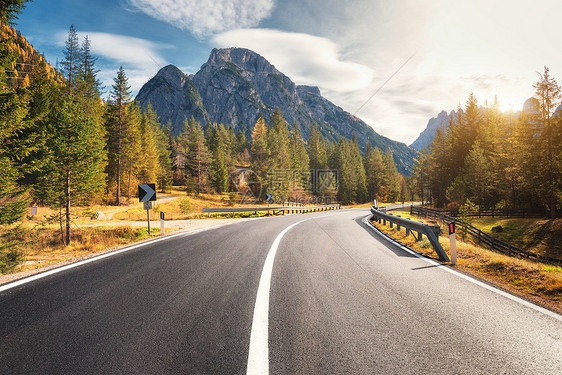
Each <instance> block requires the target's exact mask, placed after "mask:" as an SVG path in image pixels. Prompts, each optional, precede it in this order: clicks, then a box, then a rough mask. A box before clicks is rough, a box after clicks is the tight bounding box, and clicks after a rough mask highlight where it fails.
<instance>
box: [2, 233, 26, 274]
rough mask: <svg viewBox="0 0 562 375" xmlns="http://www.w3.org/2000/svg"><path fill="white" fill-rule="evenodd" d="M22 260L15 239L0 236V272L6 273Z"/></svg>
mask: <svg viewBox="0 0 562 375" xmlns="http://www.w3.org/2000/svg"><path fill="white" fill-rule="evenodd" d="M21 262H23V254H22V252H21V250H20V249H19V247H18V242H17V241H7V240H6V239H4V238H0V273H6V272H8V271H10V270H12V269H14V268H15V267H16V266H17V265H18V264H20V263H21Z"/></svg>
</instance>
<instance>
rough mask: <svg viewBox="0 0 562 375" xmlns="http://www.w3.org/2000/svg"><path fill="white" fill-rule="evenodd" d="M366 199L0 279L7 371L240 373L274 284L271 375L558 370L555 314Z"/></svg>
mask: <svg viewBox="0 0 562 375" xmlns="http://www.w3.org/2000/svg"><path fill="white" fill-rule="evenodd" d="M366 215H368V209H355V210H342V211H337V212H334V211H329V212H322V213H315V214H306V215H287V216H284V217H275V218H268V219H258V220H250V221H245V222H241V223H237V224H232V225H228V226H224V227H220V228H216V229H213V230H208V231H203V232H199V233H194V234H188V235H180V236H175V237H173V238H169V239H165V240H162V241H160V242H157V243H153V244H147V245H144V246H141V247H137V248H134V249H132V250H130V251H127V252H122V253H119V254H116V255H114V256H111V257H107V258H104V259H100V260H98V261H95V262H91V263H88V264H84V265H81V266H78V267H75V268H72V269H69V270H66V271H64V272H59V273H57V274H53V275H50V276H47V277H44V278H41V279H38V280H34V281H31V282H29V283H26V284H23V285H19V286H16V287H13V288H10V289H8V290H4V291H2V292H0V373H2V374H4V373H6V374H10V373H16V374H19V373H26V374H27V373H37V374H45V373H56V374H62V373H64V374H67V373H75V374H89V373H135V374H244V373H246V370H247V364H248V363H247V362H248V351H249V346H250V332H251V330H252V319H253V313H254V308H255V303H256V293H257V290H258V285H259V283H260V277H261V275H262V269H263V267H264V262H265V260H266V257H267V255H268V253H269V251H270V249H271V247H272V244H273V242H274V240H275V239H276V238H277V236H278V235H279V234H280V233H281V232H282V231H283V230H284V229H286V228H287V227H289V226H290V225H292V224H295V223H297V222H298V221H301V220H303V219H308V220H306V221H304V222H302V223H299V224H298V225H295V226H294V227H292V228H291V229H290V230H288V231H287V232H286V233H285V234H284V236H283V237H282V238H281V239H280V241H279V244H278V248H277V250H276V251H277V252H276V255H275V260H274V264H273V268H272V274H271V283H270V288H269V302H268V303H269V305H268V307H269V312H268V314H269V316H268V322H269V327H268V330H267V331H268V335H269V337H268V343H269V348H268V354H269V357H268V363H269V372H270V373H272V374H373V373H389V374H393V373H395V374H404V373H406V374H408V373H411V374H419V373H443V374H450V373H457V374H477V373H523V374H557V373H562V318H557V316H549V315H547V314H544V313H541V312H540V311H538V310H536V309H533V308H530V307H529V306H525V305H523V304H520V303H518V302H517V301H516V300H512V299H509V298H506V297H505V296H503V295H500V294H498V293H495V292H494V291H491V290H489V289H486V288H482V287H481V286H479V285H477V284H474V283H472V282H470V281H469V280H465V279H463V278H461V277H458V276H457V275H455V274H452V273H450V272H445V271H444V270H443V268H444V266H435V265H431V264H428V263H427V262H425V261H424V260H422V259H419V258H417V257H415V256H413V255H411V254H408V253H407V252H405V251H403V250H401V249H398V248H396V247H394V246H393V245H389V244H388V243H387V242H386V241H381V239H380V238H379V237H378V235H377V234H375V233H374V232H373V231H372V230H371V229H370V228H368V227H367V226H366V224H364V223H363V222H362V219H363V218H364V217H365V216H366Z"/></svg>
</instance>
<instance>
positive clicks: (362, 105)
mask: <svg viewBox="0 0 562 375" xmlns="http://www.w3.org/2000/svg"><path fill="white" fill-rule="evenodd" d="M414 56H415V53H414V54H412V56H410V57H408V59H407V60H406V61H404V63H403V64H402V65H400V67H399V68H398V69H397V70H396V71H395V72H394V73H392V75H391V76H390V77H388V79H387V80H386V81H384V83H383V84H382V85H381V86H380V87H379V88H378V89H377V90H376V91H375V92H374V93H373V95H371V96H370V97H369V99H367V100H365V103H363V104H361V106H360V107H359V108H357V110H356V111H355V112H354V113H353V116H355V115H357V112H359V111H360V110H361V109H362V108H363V107H364V106H365V105H366V104H367V103H369V101H370V100H371V99H373V97H374V96H375V95H377V94H378V92H379V91H381V90H382V88H383V87H384V86H386V84H387V83H388V82H389V81H390V80H391V79H392V77H394V76H395V75H396V74H398V72H399V71H400V70H402V68H403V67H404V66H405V65H406V64H407V63H408V62H410V60H411V59H412V58H413V57H414Z"/></svg>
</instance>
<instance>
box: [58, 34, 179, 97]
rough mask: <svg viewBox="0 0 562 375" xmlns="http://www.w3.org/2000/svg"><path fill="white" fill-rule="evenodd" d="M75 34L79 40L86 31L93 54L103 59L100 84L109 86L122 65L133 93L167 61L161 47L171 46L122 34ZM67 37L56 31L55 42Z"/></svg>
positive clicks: (62, 40)
mask: <svg viewBox="0 0 562 375" xmlns="http://www.w3.org/2000/svg"><path fill="white" fill-rule="evenodd" d="M78 35H79V38H80V40H83V39H84V37H85V36H86V35H87V36H88V39H89V40H90V42H91V50H92V54H93V55H95V56H97V57H99V58H101V59H102V61H100V64H99V65H100V66H99V68H100V69H101V72H100V73H99V77H100V79H101V81H102V83H103V85H104V86H106V87H110V86H111V84H112V83H113V77H115V75H116V72H117V69H118V68H119V66H121V65H122V66H123V68H124V69H125V71H126V73H127V76H128V77H129V85H130V86H131V90H132V91H133V93H136V92H137V91H138V90H139V89H140V88H141V87H142V85H143V84H145V83H146V82H147V81H148V80H149V79H150V78H151V77H152V76H153V75H154V74H155V73H156V72H157V71H158V70H159V68H161V67H163V66H164V65H166V64H167V62H166V60H165V59H164V58H163V57H162V56H161V53H160V51H161V50H162V49H166V48H173V47H172V46H170V45H167V44H163V43H156V42H152V41H149V40H146V39H140V38H133V37H130V36H125V35H117V34H109V33H102V32H88V31H84V32H79V33H78ZM67 38H68V34H67V33H64V32H61V33H59V34H58V35H57V43H58V44H59V45H61V46H63V45H64V42H65V41H66V39H67Z"/></svg>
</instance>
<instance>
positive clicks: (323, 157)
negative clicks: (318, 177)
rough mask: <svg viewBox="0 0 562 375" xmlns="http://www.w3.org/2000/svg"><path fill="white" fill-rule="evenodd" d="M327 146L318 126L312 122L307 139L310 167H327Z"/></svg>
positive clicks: (316, 168)
mask: <svg viewBox="0 0 562 375" xmlns="http://www.w3.org/2000/svg"><path fill="white" fill-rule="evenodd" d="M328 148H329V145H328V142H327V141H326V140H325V139H324V138H322V135H321V134H320V130H319V129H318V126H317V125H316V124H313V125H312V127H311V128H310V133H309V135H308V140H307V149H308V156H309V159H310V168H311V169H313V170H320V169H326V168H327V167H328Z"/></svg>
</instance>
